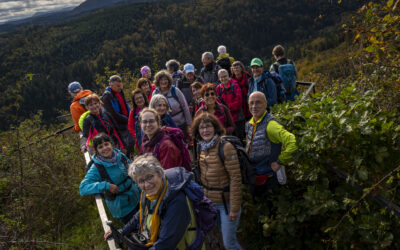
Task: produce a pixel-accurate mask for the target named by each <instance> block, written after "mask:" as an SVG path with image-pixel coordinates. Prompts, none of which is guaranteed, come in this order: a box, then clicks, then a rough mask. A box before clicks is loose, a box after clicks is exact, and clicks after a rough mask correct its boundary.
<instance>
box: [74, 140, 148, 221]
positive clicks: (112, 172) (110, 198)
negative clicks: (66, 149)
mask: <svg viewBox="0 0 400 250" xmlns="http://www.w3.org/2000/svg"><path fill="white" fill-rule="evenodd" d="M93 147H94V149H95V151H96V153H95V154H94V155H93V156H92V161H91V162H92V163H91V164H90V165H89V167H90V168H89V170H88V171H87V173H86V176H85V178H84V179H83V180H82V182H81V184H80V185H79V192H80V194H81V195H82V196H85V195H92V194H104V197H105V201H106V204H107V207H108V208H109V209H110V212H111V214H112V216H113V217H115V218H117V219H119V220H121V222H122V223H124V224H126V223H127V222H128V221H129V220H130V219H131V217H132V216H133V215H134V214H135V213H136V212H137V211H138V209H139V206H138V205H139V194H140V190H139V188H138V186H137V185H136V183H135V182H134V181H132V180H131V179H130V178H129V177H128V173H127V169H126V168H127V164H128V163H129V162H130V161H129V159H128V158H127V157H126V156H125V155H124V154H123V153H121V151H119V150H118V149H116V148H113V143H112V141H111V138H110V137H109V136H108V135H106V134H104V133H100V134H98V135H97V136H95V137H94V139H93ZM124 162H125V163H126V164H124ZM103 171H105V172H106V175H108V177H109V180H105V179H104V178H103V177H102V172H103ZM103 173H104V172H103Z"/></svg>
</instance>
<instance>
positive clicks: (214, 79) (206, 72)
mask: <svg viewBox="0 0 400 250" xmlns="http://www.w3.org/2000/svg"><path fill="white" fill-rule="evenodd" d="M201 62H202V63H203V68H202V69H201V71H200V77H201V78H202V79H203V82H204V83H208V82H210V83H212V84H214V86H217V85H218V84H219V82H218V70H220V69H221V66H219V65H218V64H217V63H215V62H214V54H213V53H212V52H204V53H203V55H202V56H201Z"/></svg>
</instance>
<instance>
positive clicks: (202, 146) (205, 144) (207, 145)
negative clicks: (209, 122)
mask: <svg viewBox="0 0 400 250" xmlns="http://www.w3.org/2000/svg"><path fill="white" fill-rule="evenodd" d="M217 138H218V135H217V134H215V135H214V137H213V138H212V139H211V141H209V142H206V141H204V140H201V141H200V150H201V151H205V150H207V149H209V148H211V147H212V146H214V143H215V141H216V140H217Z"/></svg>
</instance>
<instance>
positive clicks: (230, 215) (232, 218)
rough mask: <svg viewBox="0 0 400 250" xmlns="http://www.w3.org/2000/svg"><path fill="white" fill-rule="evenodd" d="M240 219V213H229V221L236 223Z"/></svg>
mask: <svg viewBox="0 0 400 250" xmlns="http://www.w3.org/2000/svg"><path fill="white" fill-rule="evenodd" d="M237 217H239V213H234V212H229V221H234V220H236V219H237Z"/></svg>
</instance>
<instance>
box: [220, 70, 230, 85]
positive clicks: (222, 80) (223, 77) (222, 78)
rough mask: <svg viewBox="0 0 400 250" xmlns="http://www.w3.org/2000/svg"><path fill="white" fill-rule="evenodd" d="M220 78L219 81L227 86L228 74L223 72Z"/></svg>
mask: <svg viewBox="0 0 400 250" xmlns="http://www.w3.org/2000/svg"><path fill="white" fill-rule="evenodd" d="M218 78H219V81H220V82H221V83H222V84H224V85H227V84H228V82H229V75H228V72H225V71H223V72H220V73H218Z"/></svg>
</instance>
